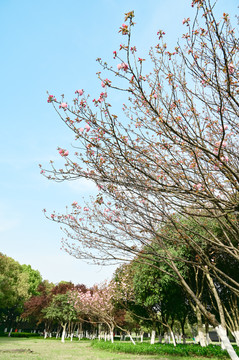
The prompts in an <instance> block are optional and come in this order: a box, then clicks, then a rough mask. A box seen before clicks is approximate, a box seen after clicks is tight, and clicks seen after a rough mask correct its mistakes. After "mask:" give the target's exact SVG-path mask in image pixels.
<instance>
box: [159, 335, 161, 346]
mask: <svg viewBox="0 0 239 360" xmlns="http://www.w3.org/2000/svg"><path fill="white" fill-rule="evenodd" d="M159 343H160V344H161V343H162V335H161V334H160V335H159Z"/></svg>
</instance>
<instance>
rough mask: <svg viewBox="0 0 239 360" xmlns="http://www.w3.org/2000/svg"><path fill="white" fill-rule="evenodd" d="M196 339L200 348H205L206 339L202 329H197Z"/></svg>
mask: <svg viewBox="0 0 239 360" xmlns="http://www.w3.org/2000/svg"><path fill="white" fill-rule="evenodd" d="M198 339H199V343H200V345H201V346H202V347H205V346H206V338H205V335H204V332H203V330H202V329H198Z"/></svg>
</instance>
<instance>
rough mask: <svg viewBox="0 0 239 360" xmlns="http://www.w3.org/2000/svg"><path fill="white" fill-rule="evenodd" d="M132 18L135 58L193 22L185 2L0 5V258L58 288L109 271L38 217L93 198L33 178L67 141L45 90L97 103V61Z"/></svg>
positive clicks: (9, 1)
mask: <svg viewBox="0 0 239 360" xmlns="http://www.w3.org/2000/svg"><path fill="white" fill-rule="evenodd" d="M237 5H238V1H237V0H228V1H227V2H225V1H224V0H219V1H218V5H217V12H218V13H219V14H220V15H221V14H222V13H223V12H224V11H226V12H229V14H231V15H233V16H234V15H235V14H236V13H237V10H238V9H237ZM130 10H134V11H135V15H136V18H135V21H136V23H137V25H136V27H135V29H134V37H133V39H134V40H135V44H136V46H137V48H138V50H139V54H140V55H141V56H142V57H145V56H146V55H147V53H148V50H149V48H150V46H151V45H152V44H154V43H155V42H156V33H157V31H158V29H163V30H164V31H165V32H166V34H167V40H168V41H169V42H170V44H172V46H173V45H176V41H177V40H178V38H179V37H180V36H181V34H182V33H183V29H184V28H183V27H182V19H183V18H184V17H188V16H191V15H192V9H191V1H190V0H167V1H165V0H148V1H141V0H134V1H131V0H128V1H125V0H121V1H118V0H91V1H88V2H85V1H81V0H68V1H67V2H66V1H63V0H52V1H46V0H40V1H31V0H21V1H18V0H0V37H1V57H0V75H1V87H0V95H1V104H2V105H1V132H0V134H1V141H0V169H1V177H0V181H1V184H0V239H1V247H0V251H1V252H2V253H4V254H6V255H8V256H11V257H13V258H14V259H15V260H17V261H19V262H20V263H26V264H30V265H31V266H32V267H33V268H35V269H38V270H39V271H40V272H41V274H42V276H43V278H45V279H48V280H50V281H53V282H55V283H56V282H59V281H61V280H66V281H67V280H72V281H73V282H74V283H85V284H86V285H93V284H94V283H96V282H97V283H99V282H101V281H103V280H104V279H109V278H110V277H111V274H112V273H113V268H112V267H106V268H102V267H97V266H92V265H87V264H85V263H84V262H82V261H80V260H76V259H74V258H72V257H71V256H69V255H68V254H66V253H64V252H63V251H61V250H60V246H61V244H60V240H61V238H62V233H61V231H60V229H59V226H57V224H55V223H52V222H50V221H47V220H46V219H45V217H44V215H43V213H42V209H44V208H46V209H47V210H49V212H51V211H53V210H56V211H63V212H64V209H65V206H66V205H70V204H71V203H72V202H73V201H77V202H78V203H80V204H81V203H82V202H83V200H82V199H83V197H85V199H87V198H88V197H89V195H90V194H92V193H93V192H94V188H93V187H92V186H91V184H89V183H86V182H84V181H82V182H79V183H72V182H71V183H64V184H58V183H54V182H49V181H47V180H46V179H45V178H44V177H43V176H41V175H40V171H39V168H38V164H39V163H41V164H43V166H45V167H47V166H48V163H49V160H55V159H56V160H57V159H58V158H59V155H58V152H57V147H58V146H60V147H62V148H69V147H70V144H71V143H72V142H73V135H72V134H71V133H70V132H69V131H68V130H67V129H66V127H65V126H64V124H63V123H62V122H61V121H60V119H59V118H58V116H57V114H56V113H55V112H54V111H53V109H52V107H51V106H50V105H49V104H48V103H47V95H46V91H47V90H48V91H49V93H50V94H54V95H56V97H58V98H59V96H60V95H61V94H62V93H64V94H65V95H66V99H67V100H68V102H70V101H71V99H72V98H73V97H74V92H75V90H76V89H81V88H83V89H84V90H85V91H86V92H87V93H90V94H92V95H93V96H94V94H95V96H97V94H99V92H100V90H101V88H100V84H99V80H98V79H97V76H96V72H97V71H99V70H100V68H99V65H98V64H97V62H96V61H95V59H96V58H97V57H101V58H102V59H105V60H106V61H109V62H112V64H114V62H113V59H112V52H113V51H114V50H117V49H118V45H119V44H120V43H121V42H122V38H121V36H120V35H119V34H118V29H119V26H121V24H122V23H123V18H124V13H125V12H128V11H130ZM119 100H120V99H119ZM114 101H115V99H114ZM115 102H116V104H117V101H115ZM119 102H120V101H119ZM116 106H117V105H116ZM60 160H61V159H59V161H60ZM57 161H58V160H57Z"/></svg>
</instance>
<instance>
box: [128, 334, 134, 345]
mask: <svg viewBox="0 0 239 360" xmlns="http://www.w3.org/2000/svg"><path fill="white" fill-rule="evenodd" d="M129 338H130V340H131V342H132V343H133V344H134V345H135V341H134V339H133V338H132V336H131V334H130V333H129Z"/></svg>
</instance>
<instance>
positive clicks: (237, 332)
mask: <svg viewBox="0 0 239 360" xmlns="http://www.w3.org/2000/svg"><path fill="white" fill-rule="evenodd" d="M232 335H233V336H234V338H235V340H236V344H237V346H239V330H235V331H233V333H232Z"/></svg>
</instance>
